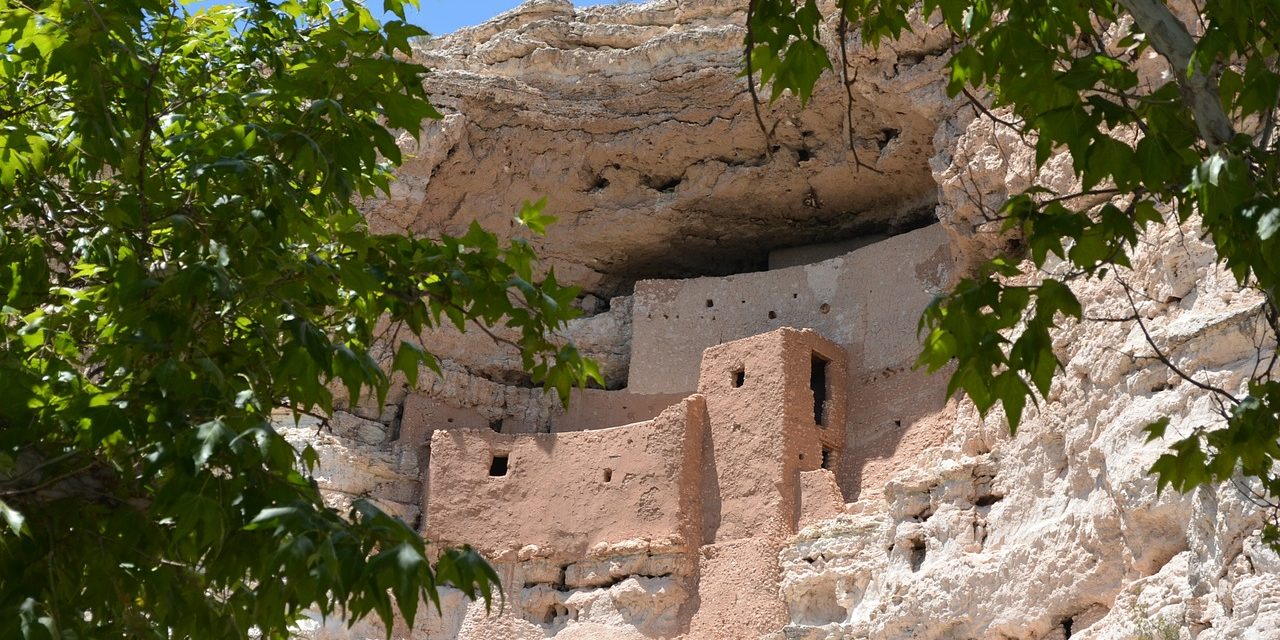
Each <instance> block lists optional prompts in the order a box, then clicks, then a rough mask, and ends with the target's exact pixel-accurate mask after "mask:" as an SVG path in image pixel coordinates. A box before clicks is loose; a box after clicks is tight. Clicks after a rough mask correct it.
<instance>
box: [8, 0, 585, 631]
mask: <svg viewBox="0 0 1280 640" xmlns="http://www.w3.org/2000/svg"><path fill="white" fill-rule="evenodd" d="M409 1H410V2H414V1H415V0H409ZM386 4H387V5H388V8H389V9H390V10H391V11H393V12H394V13H395V14H396V15H397V16H398V19H394V20H390V21H388V22H387V23H386V24H379V23H378V21H377V20H375V19H374V18H373V16H372V15H371V14H370V13H369V11H367V10H366V9H365V8H364V7H363V6H362V5H361V4H360V3H358V2H355V1H353V0H343V1H342V2H337V3H331V2H327V1H321V0H285V1H281V0H275V1H268V0H254V1H252V2H249V3H246V5H245V6H243V7H241V8H231V7H223V8H218V9H214V10H210V11H202V12H198V13H195V14H190V13H189V12H187V11H186V10H185V9H184V8H183V7H182V6H181V5H179V4H178V3H175V2H171V1H170V0H111V1H109V2H108V1H101V0H0V42H3V43H5V44H4V45H3V46H0V145H2V146H0V346H2V348H0V515H2V516H3V522H0V637H5V638H12V637H24V638H77V637H82V638H89V637H101V638H106V637H116V638H124V637H127V638H146V637H198V638H222V637H227V638H243V637H246V636H247V635H248V634H249V633H250V630H254V633H257V634H260V635H261V637H272V638H275V637H284V636H286V635H287V634H288V627H289V625H290V623H291V622H292V621H293V620H295V619H296V617H297V616H298V615H299V614H300V612H301V611H302V610H303V609H304V608H307V607H312V608H315V609H316V610H318V611H320V612H322V613H326V614H328V613H331V612H333V611H335V608H338V607H341V608H342V609H343V615H346V616H349V617H350V618H351V619H358V618H360V617H363V616H365V615H367V614H369V613H377V614H378V615H379V616H380V617H381V618H382V619H383V620H384V621H385V622H386V623H387V625H388V628H390V623H391V622H392V621H393V618H394V617H395V614H396V609H395V608H393V607H396V608H398V613H399V614H400V615H402V616H403V617H404V618H405V619H407V620H412V619H413V618H414V616H415V614H416V613H417V607H418V603H419V601H420V598H421V599H425V600H427V601H433V600H435V601H436V602H437V603H438V600H437V595H436V588H437V586H438V585H443V584H449V585H453V586H455V587H458V588H460V589H462V590H463V591H464V592H465V593H466V594H467V595H469V596H471V597H478V596H482V597H484V598H485V599H486V601H487V600H488V599H489V597H490V593H491V589H492V587H493V586H494V585H495V583H496V581H497V576H496V575H495V574H494V573H493V570H492V569H491V568H490V567H488V565H486V564H485V563H484V562H483V560H481V559H480V558H479V557H478V556H477V555H476V554H475V553H474V552H471V551H470V550H468V549H461V550H452V551H444V552H442V553H441V555H440V556H439V559H438V561H437V562H436V564H435V565H434V566H432V564H431V563H429V562H428V561H427V555H426V551H425V548H424V543H423V541H422V540H421V538H420V537H419V536H418V534H417V533H416V532H415V531H414V530H413V529H412V528H410V527H409V526H407V525H406V524H405V523H403V522H401V521H399V520H397V519H395V518H392V517H390V516H388V515H387V514H385V513H383V512H382V511H380V510H378V509H377V508H376V507H375V506H373V505H372V504H370V503H368V502H365V501H358V502H356V503H355V506H354V508H353V509H352V511H351V512H350V513H349V514H339V513H337V512H335V511H333V510H331V509H329V508H326V507H325V505H324V503H323V502H322V500H321V496H320V493H319V491H318V488H317V485H316V482H315V481H314V479H313V478H312V477H311V471H312V469H313V467H314V465H315V462H316V453H315V451H313V450H311V449H310V448H309V447H307V448H305V449H303V450H302V451H297V450H295V449H294V448H293V447H291V446H290V445H289V444H288V443H287V442H286V441H285V440H284V439H283V438H282V437H281V435H280V434H279V433H277V431H276V430H275V429H274V428H273V427H272V423H271V419H270V418H271V412H272V411H273V410H278V409H280V408H288V409H290V410H292V411H293V412H295V415H297V414H298V413H300V412H316V413H321V414H327V413H328V412H330V411H331V410H332V409H333V405H334V391H333V389H334V388H336V387H337V386H339V385H340V386H342V387H345V389H346V390H347V392H348V393H349V394H350V396H351V397H352V398H356V397H359V396H360V395H361V394H362V393H369V392H370V390H372V391H371V392H372V394H373V395H375V396H377V397H378V398H379V400H381V399H382V398H383V397H384V395H385V393H386V391H387V389H388V384H389V382H388V373H387V372H385V371H384V370H383V368H381V367H379V364H378V362H376V361H375V358H374V354H375V351H374V349H375V341H376V340H377V338H378V336H379V327H385V326H386V325H385V322H387V321H389V322H391V323H393V324H395V325H397V326H399V323H402V325H403V326H405V327H407V328H409V329H410V330H412V331H413V332H414V333H415V334H420V332H421V330H422V329H423V328H424V327H427V326H431V325H437V324H440V323H452V324H455V325H457V326H458V327H459V328H462V327H463V325H464V324H465V323H467V322H471V321H476V322H480V323H485V324H494V323H505V324H507V325H508V326H510V327H512V328H513V329H515V330H516V331H517V333H518V334H519V335H520V336H521V337H520V339H519V340H518V343H519V347H520V350H521V355H522V357H523V360H524V364H525V365H526V367H527V368H529V369H530V370H531V371H533V372H534V374H535V376H536V377H537V378H538V379H541V380H544V381H545V382H546V383H547V384H548V385H549V386H553V387H555V388H557V389H559V390H561V391H562V392H567V390H568V387H569V386H570V385H573V384H582V383H583V382H584V381H585V380H587V379H589V378H594V379H597V380H598V379H599V374H598V372H596V371H595V369H594V365H593V364H591V363H590V362H589V361H586V360H584V359H583V358H581V357H580V356H579V354H578V353H577V352H576V351H575V350H574V349H573V347H572V346H571V345H570V346H561V345H559V344H558V343H557V342H555V341H553V340H551V339H550V338H549V337H548V336H549V334H550V333H551V332H553V331H554V330H555V329H557V328H559V327H561V326H562V325H563V323H564V322H565V321H566V320H567V319H569V318H571V317H573V316H574V315H575V314H576V312H575V311H574V310H573V308H572V306H571V302H572V301H573V299H574V297H575V295H576V292H575V291H574V290H573V289H571V288H565V287H562V286H560V285H558V284H557V283H556V281H555V277H554V273H551V274H549V275H547V276H546V277H545V278H539V277H537V276H536V273H537V271H536V265H535V262H534V255H533V253H532V251H531V250H530V247H529V245H528V244H526V243H525V242H523V241H521V240H513V241H511V242H509V243H501V242H499V240H498V239H497V238H496V237H495V236H494V235H492V234H490V233H488V232H486V231H484V230H482V229H480V228H479V227H475V226H473V227H472V228H471V229H470V231H469V232H467V233H466V234H465V235H463V236H460V237H441V238H438V239H418V238H409V237H403V236H394V235H374V234H372V233H371V232H370V231H369V229H368V227H367V225H366V223H365V220H364V219H363V218H362V216H361V215H360V213H359V212H358V211H357V209H356V207H355V205H356V204H357V202H358V201H359V200H360V199H361V198H367V197H374V196H376V195H377V194H378V193H379V192H386V191H387V190H388V186H389V181H390V180H391V173H390V171H391V169H392V168H393V167H394V166H395V165H397V164H398V163H399V162H400V160H401V157H402V152H401V150H400V148H399V146H398V145H397V136H398V135H401V134H402V133H403V132H407V134H408V135H416V134H417V133H418V131H419V128H420V125H421V123H422V122H423V120H424V119H425V118H432V117H437V115H438V114H437V113H436V111H435V110H434V109H433V108H432V106H431V104H430V103H429V101H428V99H427V96H426V93H425V90H424V88H423V84H422V80H423V76H424V74H425V73H426V71H427V70H426V69H425V68H424V67H422V66H421V65H418V64H416V63H414V62H412V60H411V59H410V58H409V53H410V51H409V39H410V38H413V37H415V36H419V35H423V32H422V31H421V30H420V29H418V28H416V27H413V26H411V25H409V24H407V23H405V22H404V20H403V18H404V16H403V8H402V7H401V6H400V5H401V4H402V3H401V2H390V1H389V2H386ZM415 4H416V2H415ZM517 218H518V219H519V220H520V221H521V222H523V223H525V224H526V226H528V227H530V228H531V229H532V230H534V231H535V232H537V231H540V230H541V228H542V227H543V226H544V225H545V224H546V223H547V222H548V221H549V216H546V215H545V214H543V213H541V209H540V207H539V206H532V205H531V206H529V207H526V209H525V210H523V211H522V212H520V213H519V214H518V215H517ZM380 322H381V323H384V324H380ZM392 361H393V363H394V368H395V369H396V370H398V371H399V372H401V373H403V374H404V375H406V376H407V377H408V378H409V379H410V380H411V381H412V380H413V379H415V378H416V376H417V375H418V372H419V369H420V368H422V367H427V368H431V367H434V366H435V363H434V360H433V359H432V358H431V355H430V354H429V353H428V352H427V351H425V350H423V349H422V348H421V347H419V346H417V345H415V344H411V343H407V342H406V343H403V344H400V345H398V346H396V348H395V352H394V357H393V359H392ZM392 595H394V598H393V597H392Z"/></svg>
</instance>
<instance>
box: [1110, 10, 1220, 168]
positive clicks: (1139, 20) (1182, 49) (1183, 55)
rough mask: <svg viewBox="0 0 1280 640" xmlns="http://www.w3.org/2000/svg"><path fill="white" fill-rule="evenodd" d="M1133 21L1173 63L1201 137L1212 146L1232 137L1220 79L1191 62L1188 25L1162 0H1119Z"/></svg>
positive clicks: (1192, 45) (1215, 146)
mask: <svg viewBox="0 0 1280 640" xmlns="http://www.w3.org/2000/svg"><path fill="white" fill-rule="evenodd" d="M1118 2H1119V4H1120V6H1122V7H1124V8H1125V9H1127V10H1128V11H1129V13H1131V14H1132V15H1133V21H1134V22H1135V23H1136V24H1137V25H1138V28H1139V29H1142V31H1143V33H1146V34H1147V37H1148V38H1150V42H1151V46H1152V47H1154V48H1155V50H1156V52H1157V53H1159V54H1160V55H1161V56H1164V58H1165V59H1166V60H1168V61H1169V64H1171V65H1173V69H1174V71H1175V72H1176V73H1177V76H1178V84H1179V85H1181V86H1182V99H1183V101H1184V102H1186V103H1187V106H1188V107H1190V109H1191V112H1192V114H1194V115H1195V119H1196V127H1197V128H1198V129H1199V130H1200V137H1201V139H1203V140H1204V142H1205V144H1206V145H1208V146H1209V149H1210V150H1216V149H1217V148H1218V147H1221V146H1222V145H1224V144H1226V143H1227V142H1230V141H1231V138H1233V137H1235V133H1236V132H1235V128H1234V127H1232V126H1231V119H1230V118H1228V117H1227V113H1226V111H1223V109H1222V98H1221V96H1220V94H1219V93H1218V83H1217V80H1215V79H1214V78H1212V77H1211V76H1210V75H1209V74H1208V73H1206V72H1207V69H1204V68H1201V67H1200V66H1198V65H1197V66H1192V60H1191V58H1192V56H1193V55H1194V54H1195V50H1196V42H1195V40H1194V39H1192V37H1191V34H1190V33H1188V32H1187V28H1186V26H1185V25H1183V24H1182V22H1181V21H1180V20H1178V18H1176V17H1175V16H1174V15H1173V13H1172V12H1171V11H1169V7H1167V6H1165V4H1164V3H1163V2H1161V1H1160V0H1118Z"/></svg>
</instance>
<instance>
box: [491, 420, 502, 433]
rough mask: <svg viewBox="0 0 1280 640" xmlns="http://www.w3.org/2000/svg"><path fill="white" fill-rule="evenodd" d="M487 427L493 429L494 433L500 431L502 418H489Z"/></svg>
mask: <svg viewBox="0 0 1280 640" xmlns="http://www.w3.org/2000/svg"><path fill="white" fill-rule="evenodd" d="M489 428H490V429H493V431H494V433H502V418H498V419H497V420H490V421H489Z"/></svg>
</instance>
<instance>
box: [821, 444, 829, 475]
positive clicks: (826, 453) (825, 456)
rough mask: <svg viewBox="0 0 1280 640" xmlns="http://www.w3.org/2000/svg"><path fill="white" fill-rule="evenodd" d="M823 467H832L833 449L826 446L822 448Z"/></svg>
mask: <svg viewBox="0 0 1280 640" xmlns="http://www.w3.org/2000/svg"><path fill="white" fill-rule="evenodd" d="M822 468H823V469H827V470H830V469H831V450H830V449H828V448H826V447H823V448H822Z"/></svg>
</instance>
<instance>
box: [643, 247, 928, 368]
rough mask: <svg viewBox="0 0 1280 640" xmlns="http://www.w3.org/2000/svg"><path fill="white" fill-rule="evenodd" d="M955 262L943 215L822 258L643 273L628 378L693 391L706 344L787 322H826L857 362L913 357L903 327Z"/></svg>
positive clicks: (874, 364)
mask: <svg viewBox="0 0 1280 640" xmlns="http://www.w3.org/2000/svg"><path fill="white" fill-rule="evenodd" d="M950 267H951V254H950V251H949V249H948V246H947V235H946V232H945V231H944V230H943V229H942V227H941V226H939V225H936V224H935V225H932V226H929V227H925V228H922V229H918V230H916V231H911V232H908V233H904V234H901V235H897V236H894V237H892V238H889V239H887V240H884V241H883V242H878V243H875V244H872V245H868V246H865V247H862V248H859V249H857V250H855V251H852V252H850V253H848V254H845V255H844V256H841V257H838V258H834V259H831V260H826V261H823V262H818V263H814V264H807V265H802V266H795V267H788V268H784V269H777V270H774V271H762V272H757V273H744V274H739V275H733V276H726V277H723V278H692V279H688V280H641V281H640V282H637V283H636V289H635V297H634V303H633V307H632V314H633V315H632V342H631V352H632V354H633V357H632V358H631V366H630V372H629V376H628V383H627V388H628V390H629V391H631V392H632V393H682V392H689V391H692V390H693V389H695V388H697V381H698V371H699V366H700V363H701V360H702V352H703V350H705V349H707V348H708V347H713V346H715V345H718V344H722V343H725V342H730V341H732V340H738V339H740V338H746V337H750V336H754V335H757V334H761V333H766V332H768V331H772V330H774V329H777V328H779V327H796V328H811V329H816V330H818V331H819V332H820V333H822V334H823V335H825V336H827V337H828V338H830V339H831V340H833V341H834V342H836V343H837V344H840V345H841V346H843V347H844V348H845V349H846V350H848V352H849V358H850V362H851V363H852V364H853V365H854V366H853V367H852V369H851V370H853V371H860V370H866V371H878V370H882V369H887V368H890V367H896V366H904V365H910V364H911V362H912V361H914V360H915V357H916V355H917V353H918V351H919V346H918V343H917V342H916V338H915V332H914V331H908V330H903V328H904V327H915V326H916V323H917V321H918V320H919V318H920V313H921V312H922V311H923V310H924V308H925V307H926V306H928V304H929V302H930V301H931V300H932V299H933V297H934V295H935V294H937V293H938V292H940V291H941V290H942V288H943V286H944V285H945V284H946V283H947V281H948V279H949V278H950Z"/></svg>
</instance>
